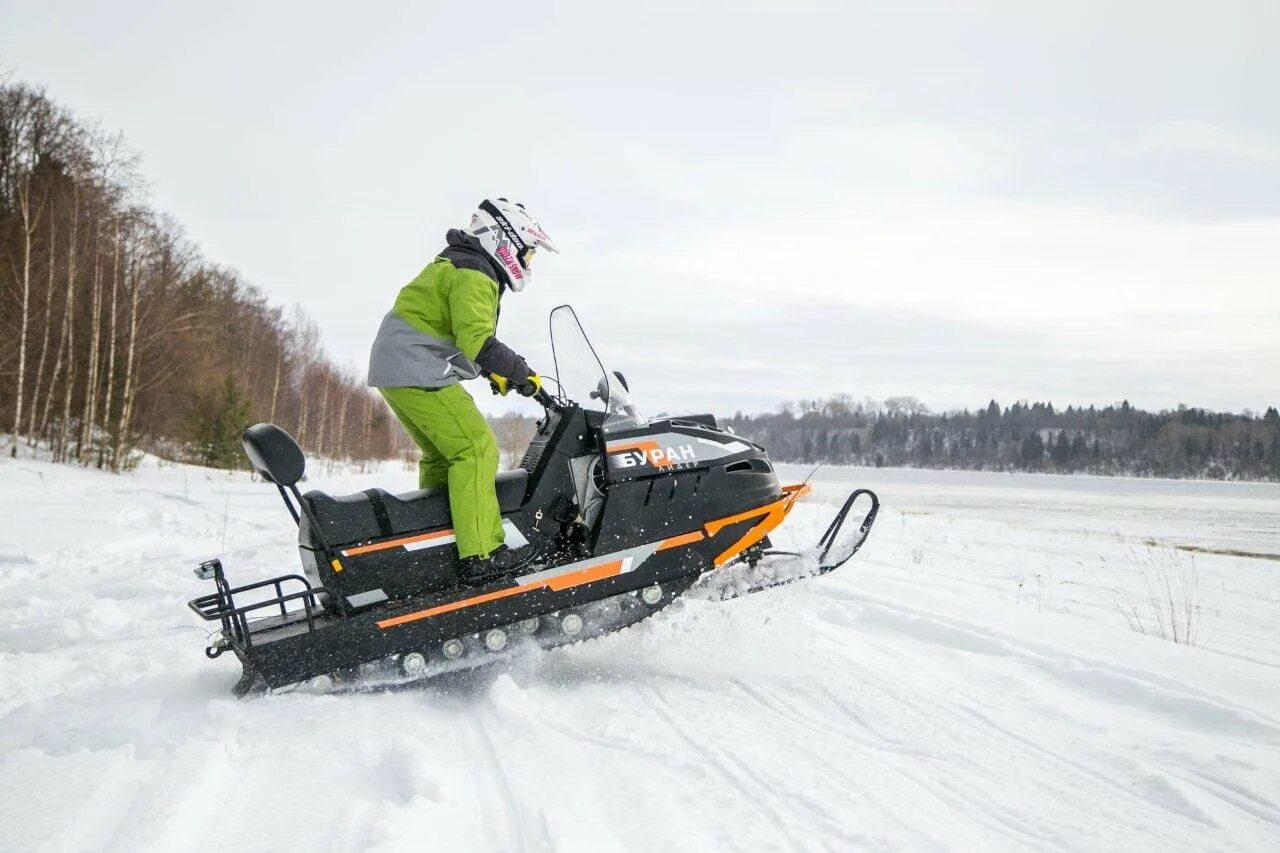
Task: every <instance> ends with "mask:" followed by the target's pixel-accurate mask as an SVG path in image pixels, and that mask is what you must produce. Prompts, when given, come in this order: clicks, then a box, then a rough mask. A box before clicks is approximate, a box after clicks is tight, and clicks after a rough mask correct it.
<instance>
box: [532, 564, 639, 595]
mask: <svg viewBox="0 0 1280 853" xmlns="http://www.w3.org/2000/svg"><path fill="white" fill-rule="evenodd" d="M620 574H622V561H621V560H614V561H613V562H612V563H603V564H601V565H599V566H590V567H588V568H585V569H582V570H580V571H576V572H573V573H572V574H568V575H560V576H559V577H554V578H547V580H546V581H545V585H546V586H549V587H550V588H551V589H553V590H555V591H556V592H560V591H561V590H566V589H570V588H571V587H575V586H581V585H582V584H584V583H591V582H592V581H598V580H604V579H605V578H611V577H613V576H614V575H620Z"/></svg>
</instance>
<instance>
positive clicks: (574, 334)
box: [551, 305, 646, 432]
mask: <svg viewBox="0 0 1280 853" xmlns="http://www.w3.org/2000/svg"><path fill="white" fill-rule="evenodd" d="M551 354H552V357H553V358H554V360H555V365H556V383H557V385H558V386H559V388H560V396H561V397H567V398H569V399H570V400H573V401H574V402H575V403H577V404H578V405H580V406H582V408H584V409H594V410H596V411H603V412H605V413H606V414H607V417H606V418H605V422H604V431H605V432H619V431H621V430H625V429H631V428H633V427H637V426H641V425H642V424H644V423H646V421H645V419H644V418H643V417H641V415H640V412H639V410H638V409H636V407H635V405H634V404H633V403H632V402H631V395H630V394H629V393H628V391H627V388H626V386H625V385H623V383H622V379H621V378H620V377H619V376H618V375H617V374H616V373H612V372H610V371H608V370H605V367H604V363H603V362H601V361H600V356H598V355H597V354H596V350H595V348H594V347H593V346H591V341H589V340H588V339H587V333H586V332H585V331H583V329H582V324H581V323H579V322H578V315H577V314H575V313H574V312H573V308H572V307H570V306H568V305H561V306H560V307H558V308H555V309H554V310H552V312H551Z"/></svg>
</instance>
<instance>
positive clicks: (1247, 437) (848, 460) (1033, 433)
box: [722, 395, 1280, 480]
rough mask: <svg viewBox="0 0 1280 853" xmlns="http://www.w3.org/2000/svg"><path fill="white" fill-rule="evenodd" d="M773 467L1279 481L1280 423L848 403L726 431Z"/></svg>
mask: <svg viewBox="0 0 1280 853" xmlns="http://www.w3.org/2000/svg"><path fill="white" fill-rule="evenodd" d="M722 423H723V424H726V425H728V426H731V427H733V429H734V430H735V431H736V432H738V433H740V434H742V435H744V436H746V437H748V438H751V439H753V440H755V441H758V442H759V443H761V444H763V445H764V446H765V447H767V448H768V449H769V454H770V456H771V457H772V458H773V459H775V460H777V461H779V462H803V463H820V462H822V463H829V464H837V465H867V466H876V467H880V466H892V467H917V468H957V469H966V470H978V471H1049V472H1059V473H1089V474H1127V475H1132V476H1142V477H1174V478H1186V477H1203V478H1212V479H1234V480H1280V413H1278V412H1277V410H1276V408H1275V407H1274V406H1272V407H1270V408H1268V409H1267V410H1266V411H1265V412H1264V413H1262V414H1261V415H1258V414H1255V413H1252V412H1247V411H1246V412H1244V413H1242V414H1230V413H1222V412H1211V411H1208V410H1205V409H1200V408H1192V407H1188V406H1179V407H1178V408H1177V409H1175V410H1170V411H1160V412H1147V411H1142V410H1140V409H1137V408H1134V407H1133V406H1131V405H1130V404H1129V402H1128V401H1127V400H1126V401H1124V402H1122V403H1119V404H1117V405H1109V406H1106V407H1104V408H1098V407H1096V406H1088V407H1082V406H1067V407H1066V408H1065V409H1059V408H1055V407H1054V405H1053V404H1052V403H1039V402H1036V403H1026V402H1017V403H1014V404H1013V405H1011V406H1005V407H1002V406H1001V405H1000V404H999V403H997V402H996V401H995V400H992V401H991V402H990V403H988V404H987V405H986V406H985V407H983V408H979V409H977V410H975V411H970V410H968V409H966V410H963V411H959V412H943V413H933V412H930V411H929V409H928V407H927V406H925V405H924V404H922V403H920V402H919V401H918V400H916V399H915V398H913V397H895V398H891V399H889V400H887V401H885V402H883V403H878V402H875V401H870V400H864V401H857V400H854V399H853V398H852V397H850V396H849V395H836V396H834V397H830V398H827V399H817V400H802V401H800V402H798V403H789V404H785V405H784V406H782V407H781V408H780V409H779V410H778V411H777V412H773V413H769V414H759V415H744V414H742V413H741V412H739V413H737V414H735V415H734V416H733V417H731V418H727V419H724V420H723V421H722Z"/></svg>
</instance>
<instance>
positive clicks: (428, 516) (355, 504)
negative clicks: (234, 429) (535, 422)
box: [303, 468, 529, 545]
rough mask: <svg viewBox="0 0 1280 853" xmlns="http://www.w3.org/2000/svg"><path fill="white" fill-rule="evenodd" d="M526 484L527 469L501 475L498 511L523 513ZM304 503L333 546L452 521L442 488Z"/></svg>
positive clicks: (312, 497)
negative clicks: (520, 510)
mask: <svg viewBox="0 0 1280 853" xmlns="http://www.w3.org/2000/svg"><path fill="white" fill-rule="evenodd" d="M528 482H529V472H528V471H526V470H524V469H523V468H517V469H516V470H514V471H502V472H500V473H499V474H498V476H497V477H496V478H495V480H494V485H495V486H496V487H497V491H498V508H499V509H500V510H501V511H502V512H503V513H508V512H514V511H515V510H517V509H519V508H520V505H521V504H522V503H524V493H525V488H526V487H527V486H528ZM303 500H305V501H306V502H307V506H308V508H310V510H311V514H312V515H313V516H314V517H315V519H316V521H317V522H318V523H319V525H320V533H321V535H322V536H324V538H325V541H326V542H327V543H328V544H330V545H343V544H346V543H347V542H355V541H357V540H361V539H379V538H383V537H386V536H394V535H396V534H400V533H414V532H416V531H419V530H430V529H431V528H434V527H447V526H448V525H449V523H450V521H451V519H450V516H449V490H448V489H446V488H444V487H440V488H435V489H419V490H417V491H413V492H405V493H404V494H400V495H393V494H390V493H388V492H385V491H383V490H382V489H369V490H368V491H367V492H358V493H357V494H354V495H342V496H336V495H327V494H325V493H324V492H315V491H312V492H307V493H306V494H305V495H303Z"/></svg>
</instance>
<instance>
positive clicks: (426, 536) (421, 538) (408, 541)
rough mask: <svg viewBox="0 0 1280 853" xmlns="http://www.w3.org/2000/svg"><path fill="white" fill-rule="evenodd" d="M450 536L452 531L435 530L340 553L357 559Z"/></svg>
mask: <svg viewBox="0 0 1280 853" xmlns="http://www.w3.org/2000/svg"><path fill="white" fill-rule="evenodd" d="M452 535H453V531H452V530H437V531H435V532H434V533H423V534H421V535H418V536H407V537H405V538H404V539H391V540H388V541H386V542H375V543H373V544H372V545H361V546H360V547H359V548H348V549H347V550H345V551H343V552H342V556H344V557H358V556H359V555H361V554H368V553H370V552H372V551H385V550H386V549H387V548H399V547H400V546H402V545H412V544H413V543H414V542H426V541H428V540H431V539H439V538H441V537H442V536H452Z"/></svg>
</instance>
